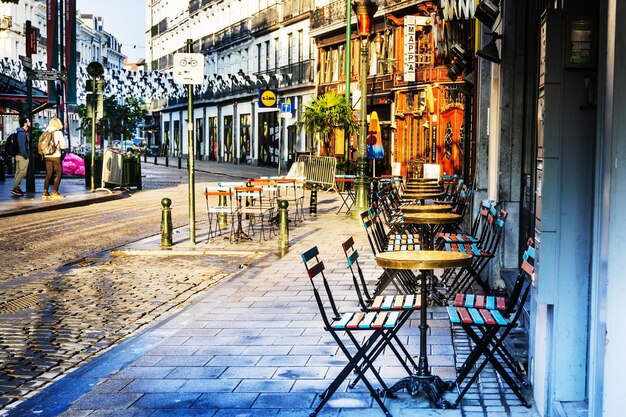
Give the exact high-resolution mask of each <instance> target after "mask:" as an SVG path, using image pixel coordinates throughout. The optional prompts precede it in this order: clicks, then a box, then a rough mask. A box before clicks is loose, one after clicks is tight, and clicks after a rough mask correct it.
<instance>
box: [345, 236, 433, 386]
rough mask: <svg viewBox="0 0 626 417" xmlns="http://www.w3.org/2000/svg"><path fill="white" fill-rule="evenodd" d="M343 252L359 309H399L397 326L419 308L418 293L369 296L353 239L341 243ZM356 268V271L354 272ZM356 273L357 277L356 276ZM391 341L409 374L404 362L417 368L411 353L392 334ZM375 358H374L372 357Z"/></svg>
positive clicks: (354, 382)
mask: <svg viewBox="0 0 626 417" xmlns="http://www.w3.org/2000/svg"><path fill="white" fill-rule="evenodd" d="M341 246H342V248H343V253H344V255H345V256H346V261H347V263H348V268H349V269H350V272H351V274H352V283H353V284H354V289H355V291H356V293H357V299H358V301H359V305H360V307H361V311H364V312H368V313H369V312H372V311H374V312H380V311H388V312H391V311H400V312H401V316H400V319H399V326H400V327H402V325H404V323H405V322H406V321H407V320H408V319H409V318H410V316H411V313H413V312H414V311H416V310H419V309H420V308H421V298H420V295H419V294H397V293H396V294H389V295H384V296H383V295H378V296H376V297H374V298H372V297H371V295H370V292H369V290H368V289H367V282H366V281H365V277H364V275H363V270H362V269H361V265H360V264H359V252H358V251H357V250H356V249H355V248H354V239H353V238H352V237H350V238H348V240H346V241H345V242H344V243H342V245H341ZM355 270H356V273H355ZM357 275H358V278H357ZM393 341H394V342H395V343H396V345H397V348H398V349H399V350H400V351H401V352H398V350H397V349H396V346H395V345H394V344H389V347H390V348H391V350H392V351H393V353H394V354H395V355H396V357H397V358H398V361H399V362H400V363H401V364H402V366H403V367H404V369H405V370H406V371H407V372H408V373H409V374H411V369H410V368H409V367H408V365H407V364H406V362H408V363H409V365H411V366H412V367H413V371H415V370H416V369H417V364H416V363H415V361H414V360H413V358H412V357H411V354H410V353H409V352H408V351H407V350H406V348H405V347H404V345H403V344H402V343H401V342H400V340H398V337H397V336H396V335H395V334H394V335H393ZM373 359H375V358H373ZM358 381H359V378H356V379H355V380H354V381H353V382H352V383H351V384H350V385H349V386H350V388H354V387H355V386H356V384H357V383H358Z"/></svg>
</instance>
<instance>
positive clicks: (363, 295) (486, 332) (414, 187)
mask: <svg viewBox="0 0 626 417" xmlns="http://www.w3.org/2000/svg"><path fill="white" fill-rule="evenodd" d="M341 179H342V180H341V181H339V182H338V184H337V185H338V187H339V188H338V191H340V192H347V191H346V189H345V188H342V187H345V185H346V184H350V181H344V180H343V179H344V177H341ZM348 179H349V178H348ZM346 195H347V194H346ZM471 197H472V190H471V188H469V187H468V186H467V185H466V184H464V183H463V181H462V180H461V179H458V178H446V179H445V180H440V179H428V178H411V179H409V180H408V181H407V182H405V181H404V180H403V178H401V177H397V176H385V177H380V178H377V179H376V180H375V181H374V182H373V183H372V186H371V194H370V201H371V206H370V207H369V208H368V209H367V210H366V211H364V212H363V213H361V216H360V217H361V222H362V224H363V226H364V230H365V235H366V236H367V242H368V243H369V249H370V250H371V252H372V253H371V254H372V255H373V257H371V256H369V255H370V254H367V255H368V256H366V257H365V258H364V257H363V256H362V254H360V253H359V251H358V249H357V248H356V247H355V243H354V241H355V239H354V238H353V237H350V238H349V239H348V240H346V241H344V242H341V247H342V248H343V253H344V257H345V261H346V264H347V267H348V269H349V271H350V274H349V275H351V279H352V286H351V288H353V289H354V291H355V294H354V297H353V298H352V299H355V300H357V302H356V303H354V302H352V303H351V302H347V301H346V300H347V298H346V297H345V295H342V296H341V297H337V296H336V295H334V293H333V288H332V287H333V286H332V285H331V284H330V283H331V282H332V279H330V276H331V274H335V273H336V267H335V266H334V265H325V264H324V259H322V255H321V254H320V250H319V248H318V247H317V246H313V247H311V248H310V249H308V250H306V251H304V252H302V253H301V258H302V262H303V263H304V266H305V269H304V271H303V272H305V273H306V275H307V276H308V278H309V280H310V283H311V286H312V291H313V295H314V298H315V301H316V304H317V306H318V309H319V313H320V314H319V317H320V322H321V323H320V325H321V326H323V328H324V329H325V330H326V331H327V332H328V333H329V334H330V336H331V337H332V339H333V341H334V342H335V343H336V344H337V346H338V347H339V349H340V351H341V352H343V354H344V355H345V366H344V368H343V369H342V370H341V372H339V373H337V375H336V377H335V379H334V380H333V381H332V382H331V383H330V385H329V386H328V387H327V388H326V390H325V391H324V392H323V393H322V394H321V395H320V398H319V402H318V403H317V404H315V407H316V408H315V411H314V412H313V413H311V415H312V416H315V415H317V413H319V412H320V411H321V410H322V409H323V408H324V407H325V406H326V405H327V404H328V403H329V401H331V399H332V397H333V395H334V394H335V393H336V392H337V390H339V389H340V387H342V386H343V384H344V383H345V382H346V381H347V380H349V381H350V382H349V384H348V387H349V389H350V388H354V387H356V386H357V385H358V384H363V385H364V387H365V388H366V392H363V395H370V396H371V397H372V398H373V399H374V401H375V403H376V404H377V405H378V407H379V408H380V409H381V411H382V412H383V413H384V414H385V415H391V412H390V409H389V404H390V402H393V400H394V399H396V398H397V396H398V392H400V391H406V392H408V393H409V394H410V395H412V396H420V397H422V398H424V397H425V398H426V399H428V401H429V403H430V405H431V407H435V408H439V409H447V408H456V407H457V406H458V405H459V404H460V402H461V401H462V399H463V398H464V397H465V395H466V394H467V393H468V391H470V390H471V388H472V386H473V385H475V384H477V382H478V380H479V376H480V374H481V373H482V372H483V371H484V370H485V369H486V368H487V367H489V369H491V370H493V371H495V373H497V375H498V378H501V380H502V381H504V384H505V385H506V387H507V389H508V390H510V392H511V393H512V394H513V395H514V396H515V397H516V398H517V399H518V400H519V401H520V403H521V404H522V405H524V406H526V407H530V403H529V401H528V400H527V399H526V395H525V393H524V387H525V385H526V377H527V375H526V372H525V369H524V367H523V366H522V365H521V364H520V361H519V360H518V359H517V357H516V356H515V355H514V354H513V353H511V351H510V349H509V347H508V345H507V337H508V335H509V334H511V331H512V330H513V329H515V328H516V327H518V326H519V323H520V320H521V316H522V311H523V306H524V304H525V302H526V300H527V298H528V294H529V288H530V285H529V283H530V280H531V277H532V276H533V273H534V266H533V265H534V256H535V254H534V248H533V243H532V242H529V244H528V247H527V250H526V251H525V253H524V258H523V263H522V265H521V266H520V269H519V274H518V278H517V280H516V282H515V286H514V288H513V289H512V291H511V292H510V293H509V294H507V295H506V296H505V295H502V294H492V290H491V288H490V285H489V281H488V279H487V276H488V275H487V274H486V271H487V269H488V267H489V264H490V262H492V261H493V259H494V255H495V253H496V251H497V249H498V247H499V245H500V243H501V240H502V234H503V230H504V227H505V224H506V218H507V213H506V211H504V210H502V209H499V208H498V207H497V205H496V204H494V203H493V202H490V201H482V202H481V204H480V207H479V209H478V211H477V212H476V213H475V214H472V213H470V202H471ZM346 198H349V197H346ZM346 198H344V197H343V196H342V197H341V198H340V201H339V204H340V210H339V211H341V210H342V209H346V206H347V205H349V204H350V200H348V203H346ZM352 202H353V200H352ZM348 210H349V209H348ZM366 250H367V248H366ZM368 263H370V264H368ZM371 263H375V265H371ZM372 267H374V268H376V269H377V270H378V271H379V273H378V274H377V278H376V279H375V280H371V279H368V277H371V274H369V275H368V274H365V273H364V272H363V271H364V270H370V271H371V268H372ZM431 308H440V309H443V311H445V313H446V314H447V319H448V323H449V326H451V327H452V328H453V330H454V329H456V331H458V332H463V333H465V335H466V336H467V338H468V339H469V340H470V348H469V350H468V352H467V354H466V355H463V358H464V359H463V361H461V362H457V364H456V377H455V378H454V379H451V380H450V378H449V376H447V377H448V378H444V377H440V376H438V375H436V374H435V373H434V372H433V371H432V366H431V365H430V364H429V355H430V352H429V349H428V346H429V342H428V338H429V335H430V331H429V318H431V317H432V313H431V312H430V311H429V309H431ZM410 320H417V321H418V323H419V325H418V326H417V327H418V329H419V337H418V339H419V342H418V343H419V346H418V350H417V352H418V354H417V355H411V354H409V352H410V351H413V352H415V351H416V350H415V349H414V348H415V347H414V346H410V345H409V343H410V342H411V341H413V342H415V339H409V342H407V339H405V338H401V337H398V334H399V333H400V332H401V331H402V327H403V326H404V325H406V323H408V322H409V321H410ZM384 352H391V353H392V354H393V357H394V358H395V360H396V361H397V362H398V363H399V364H400V365H401V367H402V369H404V375H403V376H401V377H399V378H398V377H397V376H396V377H395V378H388V377H384V365H381V364H377V359H378V358H380V357H381V356H382V354H383V353H384ZM450 393H453V394H454V395H452V396H451V394H450Z"/></svg>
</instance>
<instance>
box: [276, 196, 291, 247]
mask: <svg viewBox="0 0 626 417" xmlns="http://www.w3.org/2000/svg"><path fill="white" fill-rule="evenodd" d="M287 207H289V202H288V201H285V200H281V201H279V202H278V248H279V249H287V248H288V247H289V214H288V213H289V212H288V210H287Z"/></svg>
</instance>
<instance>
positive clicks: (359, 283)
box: [341, 236, 372, 310]
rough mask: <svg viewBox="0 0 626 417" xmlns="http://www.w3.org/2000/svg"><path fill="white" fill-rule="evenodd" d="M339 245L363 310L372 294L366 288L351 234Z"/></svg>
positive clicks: (370, 299)
mask: <svg viewBox="0 0 626 417" xmlns="http://www.w3.org/2000/svg"><path fill="white" fill-rule="evenodd" d="M341 246H342V248H343V253H344V254H345V255H346V261H347V262H348V267H349V268H350V272H351V273H352V282H353V283H354V289H355V290H356V294H357V297H358V299H359V305H360V306H361V308H362V309H363V310H365V309H367V304H368V303H370V302H371V301H372V296H371V295H370V293H369V291H368V290H367V283H366V282H365V277H364V276H363V271H362V270H361V265H359V252H358V251H357V250H356V249H355V248H354V239H353V238H352V236H350V237H349V238H348V240H346V241H345V242H343V243H342V244H341ZM355 268H356V272H357V273H356V274H355V272H354V269H355ZM357 274H358V278H357Z"/></svg>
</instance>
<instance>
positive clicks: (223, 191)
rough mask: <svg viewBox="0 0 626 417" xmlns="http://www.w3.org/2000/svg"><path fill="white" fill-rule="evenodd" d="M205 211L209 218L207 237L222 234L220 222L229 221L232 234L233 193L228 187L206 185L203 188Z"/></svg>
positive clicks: (210, 237) (233, 219)
mask: <svg viewBox="0 0 626 417" xmlns="http://www.w3.org/2000/svg"><path fill="white" fill-rule="evenodd" d="M204 197H205V199H206V212H207V216H208V219H209V234H208V239H209V240H211V239H214V238H215V237H216V236H221V234H222V224H224V223H225V224H228V223H230V229H231V230H230V232H231V233H230V235H229V236H232V235H233V231H234V224H235V211H236V210H237V208H236V207H235V206H234V205H233V193H232V191H231V189H230V188H228V187H223V186H219V185H218V186H208V187H205V188H204Z"/></svg>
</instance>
